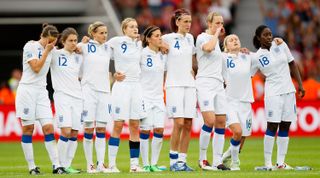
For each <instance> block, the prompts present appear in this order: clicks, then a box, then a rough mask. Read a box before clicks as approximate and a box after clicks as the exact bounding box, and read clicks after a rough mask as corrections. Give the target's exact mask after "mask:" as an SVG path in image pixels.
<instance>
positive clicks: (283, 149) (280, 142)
mask: <svg viewBox="0 0 320 178" xmlns="http://www.w3.org/2000/svg"><path fill="white" fill-rule="evenodd" d="M288 144H289V137H279V136H278V137H277V146H278V151H277V164H278V165H282V164H283V163H284V159H285V157H286V154H287V151H288Z"/></svg>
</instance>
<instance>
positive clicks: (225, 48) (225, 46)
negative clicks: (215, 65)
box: [223, 34, 239, 53]
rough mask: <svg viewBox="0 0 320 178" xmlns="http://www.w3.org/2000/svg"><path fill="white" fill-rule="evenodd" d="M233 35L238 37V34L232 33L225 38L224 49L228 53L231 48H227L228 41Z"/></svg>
mask: <svg viewBox="0 0 320 178" xmlns="http://www.w3.org/2000/svg"><path fill="white" fill-rule="evenodd" d="M233 36H236V37H238V35H236V34H230V35H228V36H226V37H225V38H224V40H223V51H224V52H226V53H228V52H229V50H228V49H227V41H228V39H229V38H231V37H233ZM238 38H239V37H238Z"/></svg>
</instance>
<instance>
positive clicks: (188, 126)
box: [183, 119, 192, 131]
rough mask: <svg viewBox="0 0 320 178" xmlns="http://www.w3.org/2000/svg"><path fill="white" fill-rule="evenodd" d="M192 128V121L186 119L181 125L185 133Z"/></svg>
mask: <svg viewBox="0 0 320 178" xmlns="http://www.w3.org/2000/svg"><path fill="white" fill-rule="evenodd" d="M191 128H192V120H191V119H188V120H187V119H186V120H185V122H184V125H183V129H184V130H187V131H191Z"/></svg>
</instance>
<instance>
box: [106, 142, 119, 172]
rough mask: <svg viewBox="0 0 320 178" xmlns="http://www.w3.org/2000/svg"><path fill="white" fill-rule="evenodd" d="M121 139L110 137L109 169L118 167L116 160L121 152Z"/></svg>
mask: <svg viewBox="0 0 320 178" xmlns="http://www.w3.org/2000/svg"><path fill="white" fill-rule="evenodd" d="M119 142H120V139H119V138H114V137H110V139H109V144H108V159H109V167H114V166H116V159H117V154H118V150H119Z"/></svg>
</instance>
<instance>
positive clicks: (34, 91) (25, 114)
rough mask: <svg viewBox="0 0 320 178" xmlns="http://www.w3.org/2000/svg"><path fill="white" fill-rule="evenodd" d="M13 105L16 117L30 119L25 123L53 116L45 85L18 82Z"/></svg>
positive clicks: (24, 119)
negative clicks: (29, 84) (35, 85)
mask: <svg viewBox="0 0 320 178" xmlns="http://www.w3.org/2000/svg"><path fill="white" fill-rule="evenodd" d="M15 106H16V117H17V118H21V120H23V121H31V122H29V123H28V124H27V125H30V124H32V123H34V121H35V120H40V119H51V120H52V118H53V116H52V110H51V105H50V100H49V97H48V91H47V90H46V88H45V87H34V86H28V85H23V84H20V85H19V86H18V89H17V95H16V102H15ZM40 123H42V122H40ZM51 123H52V122H51ZM23 124H24V123H23Z"/></svg>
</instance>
